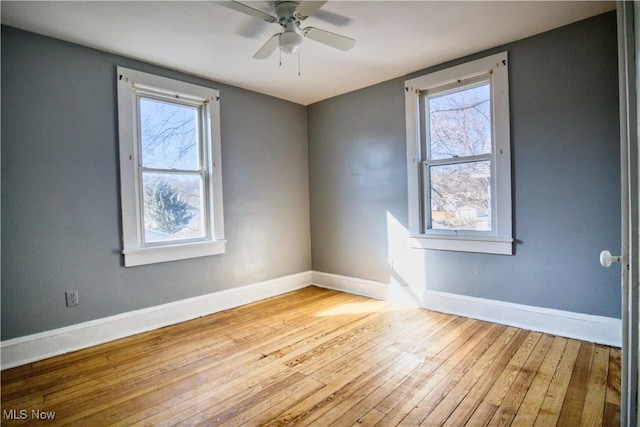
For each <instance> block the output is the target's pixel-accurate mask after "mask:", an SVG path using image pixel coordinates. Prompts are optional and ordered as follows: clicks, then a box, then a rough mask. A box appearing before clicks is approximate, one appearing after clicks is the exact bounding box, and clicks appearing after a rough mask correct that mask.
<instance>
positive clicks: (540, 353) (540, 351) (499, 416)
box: [488, 335, 553, 426]
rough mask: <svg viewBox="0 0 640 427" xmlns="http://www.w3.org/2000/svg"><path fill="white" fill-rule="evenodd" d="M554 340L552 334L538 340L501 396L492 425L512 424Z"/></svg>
mask: <svg viewBox="0 0 640 427" xmlns="http://www.w3.org/2000/svg"><path fill="white" fill-rule="evenodd" d="M552 341H553V337H552V336H550V335H543V336H542V337H541V338H540V340H539V341H538V342H537V344H536V347H535V349H534V350H533V351H532V352H531V355H530V356H529V357H528V358H527V360H526V362H525V363H524V364H523V365H522V367H521V368H520V369H518V374H517V376H516V377H515V378H514V380H513V381H512V383H511V386H510V387H509V390H507V391H506V392H505V393H504V394H503V395H502V396H501V397H500V398H499V399H500V406H499V407H498V409H497V410H496V412H495V414H494V415H493V418H491V421H489V425H490V426H508V425H511V423H512V422H513V420H514V418H515V416H516V414H517V412H518V409H519V408H520V404H521V403H522V401H523V400H524V397H525V395H526V394H527V391H528V390H529V386H530V385H531V383H532V382H533V378H534V377H535V375H536V374H537V372H538V369H539V368H540V365H541V364H542V361H543V360H544V357H545V355H546V354H547V353H548V351H549V348H550V347H551V343H552ZM488 400H490V399H488Z"/></svg>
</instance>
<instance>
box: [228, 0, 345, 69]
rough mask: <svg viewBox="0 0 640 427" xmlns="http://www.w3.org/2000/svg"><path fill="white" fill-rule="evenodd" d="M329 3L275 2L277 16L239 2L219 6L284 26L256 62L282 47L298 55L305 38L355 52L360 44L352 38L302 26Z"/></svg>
mask: <svg viewBox="0 0 640 427" xmlns="http://www.w3.org/2000/svg"><path fill="white" fill-rule="evenodd" d="M326 2H327V1H326V0H325V1H296V0H282V1H274V2H273V12H274V14H275V16H273V15H270V14H268V13H266V12H263V11H261V10H258V9H255V8H253V7H251V6H247V5H246V4H244V3H240V2H237V1H223V2H219V4H221V5H223V6H225V7H228V8H230V9H233V10H235V11H237V12H241V13H244V14H246V15H250V16H253V17H255V18H260V19H262V20H264V21H266V22H269V23H274V24H278V25H280V27H282V30H281V32H279V33H276V34H274V35H273V36H272V37H271V38H270V39H269V40H268V41H267V42H266V43H265V44H264V45H263V46H262V47H261V48H260V49H258V51H257V52H256V53H255V54H254V55H253V57H254V58H255V59H266V58H268V57H269V56H271V54H272V53H273V52H274V51H275V50H276V48H278V47H280V50H281V52H284V53H294V52H296V51H297V50H298V48H299V47H300V45H301V44H302V42H303V40H304V38H305V37H306V38H308V39H311V40H314V41H317V42H319V43H322V44H324V45H327V46H331V47H333V48H336V49H340V50H343V51H347V50H349V49H351V48H352V47H353V46H354V45H355V44H356V41H355V40H354V39H352V38H349V37H345V36H341V35H340V34H336V33H332V32H330V31H325V30H321V29H319V28H315V27H306V28H301V27H300V23H301V22H302V21H304V20H305V19H307V18H308V17H309V16H311V15H313V14H314V13H316V12H317V11H318V9H320V8H321V7H322V6H323V5H324V4H325V3H326Z"/></svg>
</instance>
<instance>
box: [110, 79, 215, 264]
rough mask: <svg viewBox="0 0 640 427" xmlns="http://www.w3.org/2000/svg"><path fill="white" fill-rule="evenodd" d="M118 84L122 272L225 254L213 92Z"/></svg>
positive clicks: (172, 83)
mask: <svg viewBox="0 0 640 427" xmlns="http://www.w3.org/2000/svg"><path fill="white" fill-rule="evenodd" d="M117 77H118V124H119V133H120V175H121V199H122V221H123V246H124V249H123V254H124V256H125V257H124V258H125V266H133V265H141V264H149V263H155V262H164V261H172V260H178V259H185V258H194V257H200V256H207V255H215V254H220V253H224V249H225V240H224V228H223V227H224V222H223V218H222V212H223V208H222V172H221V168H220V163H221V162H220V152H221V150H220V117H219V105H218V102H219V99H220V98H219V95H218V91H217V90H215V89H210V88H205V87H202V86H196V85H192V84H189V83H184V82H180V81H177V80H173V79H168V78H163V77H159V76H154V75H151V74H147V73H142V72H138V71H134V70H128V69H126V68H122V67H118V70H117Z"/></svg>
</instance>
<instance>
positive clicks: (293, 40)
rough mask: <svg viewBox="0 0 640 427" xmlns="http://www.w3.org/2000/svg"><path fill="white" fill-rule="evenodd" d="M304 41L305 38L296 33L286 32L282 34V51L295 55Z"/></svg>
mask: <svg viewBox="0 0 640 427" xmlns="http://www.w3.org/2000/svg"><path fill="white" fill-rule="evenodd" d="M303 40H304V37H302V36H301V35H300V34H298V33H296V32H295V31H285V32H284V33H282V34H280V50H282V52H284V53H295V52H296V51H297V50H298V48H299V47H300V45H301V44H302V41H303Z"/></svg>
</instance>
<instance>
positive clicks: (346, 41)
mask: <svg viewBox="0 0 640 427" xmlns="http://www.w3.org/2000/svg"><path fill="white" fill-rule="evenodd" d="M302 33H303V34H304V36H305V37H308V38H310V39H311V40H315V41H317V42H319V43H322V44H326V45H327V46H331V47H335V48H336V49H340V50H344V51H347V50H349V49H351V48H352V47H353V46H355V44H356V41H355V40H354V39H352V38H349V37H345V36H341V35H340V34H336V33H332V32H330V31H325V30H321V29H319V28H314V27H307V28H305V29H304V30H302Z"/></svg>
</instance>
